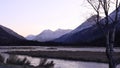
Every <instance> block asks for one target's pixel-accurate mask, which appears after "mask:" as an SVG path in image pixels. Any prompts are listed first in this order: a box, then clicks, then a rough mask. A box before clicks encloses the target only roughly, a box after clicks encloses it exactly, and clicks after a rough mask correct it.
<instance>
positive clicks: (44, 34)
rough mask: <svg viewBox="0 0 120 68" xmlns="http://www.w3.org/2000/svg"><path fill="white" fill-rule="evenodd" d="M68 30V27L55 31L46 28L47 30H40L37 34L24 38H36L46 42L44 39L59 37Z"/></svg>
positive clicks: (49, 39)
mask: <svg viewBox="0 0 120 68" xmlns="http://www.w3.org/2000/svg"><path fill="white" fill-rule="evenodd" d="M70 31H71V30H70V29H58V30H56V31H52V30H49V29H48V30H44V31H42V32H41V33H40V34H38V35H37V36H33V35H29V36H27V37H26V38H27V39H28V40H36V41H40V42H46V41H51V40H54V39H56V38H59V37H61V36H62V35H64V34H67V33H69V32H70Z"/></svg>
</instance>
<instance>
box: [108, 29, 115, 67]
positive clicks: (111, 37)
mask: <svg viewBox="0 0 120 68" xmlns="http://www.w3.org/2000/svg"><path fill="white" fill-rule="evenodd" d="M114 40H115V29H112V30H108V31H107V33H106V43H107V44H106V56H107V58H108V62H109V68H116V64H115V59H114V55H113V53H114V51H113V46H114Z"/></svg>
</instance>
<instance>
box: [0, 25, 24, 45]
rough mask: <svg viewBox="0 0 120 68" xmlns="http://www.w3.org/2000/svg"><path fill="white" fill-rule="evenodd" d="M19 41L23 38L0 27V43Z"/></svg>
mask: <svg viewBox="0 0 120 68" xmlns="http://www.w3.org/2000/svg"><path fill="white" fill-rule="evenodd" d="M19 40H25V38H24V37H22V36H20V35H18V34H17V33H16V32H14V31H13V30H11V29H9V28H6V27H4V26H2V25H0V43H5V42H6V43H8V42H15V41H19Z"/></svg>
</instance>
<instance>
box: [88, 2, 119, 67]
mask: <svg viewBox="0 0 120 68" xmlns="http://www.w3.org/2000/svg"><path fill="white" fill-rule="evenodd" d="M87 1H88V3H89V4H90V5H91V6H92V7H93V9H94V10H95V12H96V14H97V19H96V24H97V25H98V27H99V28H100V29H101V30H102V31H103V33H104V36H105V37H106V56H107V58H108V61H109V68H116V65H117V63H116V60H115V58H114V55H113V53H114V50H113V49H114V48H113V47H114V42H115V31H116V26H117V24H118V22H119V20H118V18H119V15H118V12H119V9H118V7H119V6H120V3H119V2H118V0H114V2H115V10H116V11H115V12H114V13H115V15H114V16H113V17H111V16H109V9H110V4H111V0H87ZM101 11H103V12H104V15H105V19H104V22H103V21H100V12H101Z"/></svg>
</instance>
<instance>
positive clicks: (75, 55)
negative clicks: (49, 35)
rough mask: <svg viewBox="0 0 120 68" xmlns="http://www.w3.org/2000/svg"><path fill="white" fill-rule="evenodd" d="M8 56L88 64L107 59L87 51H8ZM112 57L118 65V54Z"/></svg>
mask: <svg viewBox="0 0 120 68" xmlns="http://www.w3.org/2000/svg"><path fill="white" fill-rule="evenodd" d="M6 53H8V54H15V55H28V56H32V57H43V58H57V59H66V60H76V61H87V62H88V61H89V62H100V63H107V62H108V60H107V57H106V55H105V52H89V51H10V52H6ZM114 57H115V58H116V59H117V60H118V61H117V63H120V52H115V53H114Z"/></svg>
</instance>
